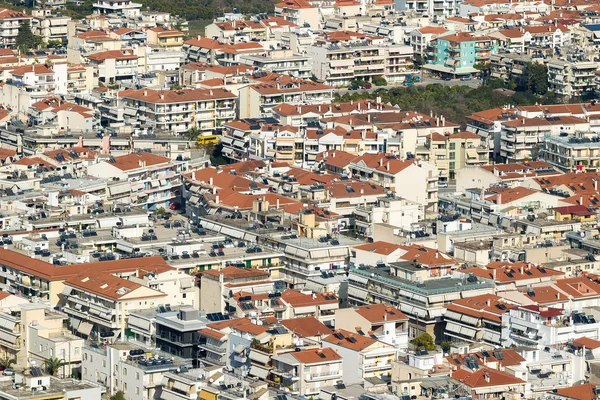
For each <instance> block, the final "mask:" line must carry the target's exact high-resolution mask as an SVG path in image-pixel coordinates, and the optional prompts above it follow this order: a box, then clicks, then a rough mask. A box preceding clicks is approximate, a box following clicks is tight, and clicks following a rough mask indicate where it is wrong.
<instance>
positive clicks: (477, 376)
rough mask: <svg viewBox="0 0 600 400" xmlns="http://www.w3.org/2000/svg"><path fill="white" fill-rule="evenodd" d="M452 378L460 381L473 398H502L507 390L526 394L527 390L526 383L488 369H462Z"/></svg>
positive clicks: (504, 373)
mask: <svg viewBox="0 0 600 400" xmlns="http://www.w3.org/2000/svg"><path fill="white" fill-rule="evenodd" d="M452 376H453V377H455V378H456V379H458V380H460V382H461V383H462V384H463V385H464V386H465V388H466V389H467V391H468V393H470V394H471V396H478V397H479V398H484V399H491V398H495V397H497V396H501V395H502V393H505V392H506V391H507V390H508V391H510V390H516V391H517V392H518V393H525V392H526V388H527V382H526V381H524V380H522V379H519V378H517V377H515V376H513V375H510V374H508V373H506V372H502V371H499V370H497V369H493V368H487V367H484V368H480V369H477V370H475V371H473V372H471V371H465V370H462V369H461V370H457V371H456V372H454V373H453V374H452ZM513 388H514V389H513Z"/></svg>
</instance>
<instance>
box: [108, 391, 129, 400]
mask: <svg viewBox="0 0 600 400" xmlns="http://www.w3.org/2000/svg"><path fill="white" fill-rule="evenodd" d="M110 400H127V398H126V397H125V393H123V391H122V390H119V391H118V392H117V393H115V394H113V395H112V396H110Z"/></svg>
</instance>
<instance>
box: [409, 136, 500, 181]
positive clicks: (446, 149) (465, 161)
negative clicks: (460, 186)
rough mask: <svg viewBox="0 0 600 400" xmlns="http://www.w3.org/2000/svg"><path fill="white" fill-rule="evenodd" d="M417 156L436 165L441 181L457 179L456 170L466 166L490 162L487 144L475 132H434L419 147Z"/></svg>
mask: <svg viewBox="0 0 600 400" xmlns="http://www.w3.org/2000/svg"><path fill="white" fill-rule="evenodd" d="M416 156H417V158H420V159H422V160H423V161H426V162H428V163H430V164H432V165H435V167H436V168H437V169H438V171H439V177H440V180H441V181H445V180H454V179H456V171H457V170H459V169H462V168H464V167H467V166H481V165H486V164H488V162H489V158H488V157H489V155H488V148H487V144H486V143H485V142H484V143H483V144H482V140H481V136H479V135H477V134H475V133H473V132H459V133H454V134H445V135H442V134H440V133H432V134H431V135H429V137H428V138H427V141H426V142H425V145H424V146H422V147H417V149H416Z"/></svg>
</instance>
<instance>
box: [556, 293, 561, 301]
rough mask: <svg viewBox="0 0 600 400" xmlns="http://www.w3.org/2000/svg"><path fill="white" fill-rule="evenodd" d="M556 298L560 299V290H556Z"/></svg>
mask: <svg viewBox="0 0 600 400" xmlns="http://www.w3.org/2000/svg"><path fill="white" fill-rule="evenodd" d="M556 298H557V299H558V300H560V292H557V293H556Z"/></svg>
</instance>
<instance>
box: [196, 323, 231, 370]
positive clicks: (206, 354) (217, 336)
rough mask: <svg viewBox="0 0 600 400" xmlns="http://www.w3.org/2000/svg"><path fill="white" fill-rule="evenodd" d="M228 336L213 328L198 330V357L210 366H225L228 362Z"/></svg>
mask: <svg viewBox="0 0 600 400" xmlns="http://www.w3.org/2000/svg"><path fill="white" fill-rule="evenodd" d="M227 338H228V335H227V334H226V333H223V332H222V331H220V330H217V329H213V328H209V327H206V328H202V329H199V330H198V349H199V353H198V357H199V358H201V359H202V361H203V362H206V363H208V364H210V365H225V363H226V362H227V357H228V355H227V349H228V346H227Z"/></svg>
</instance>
